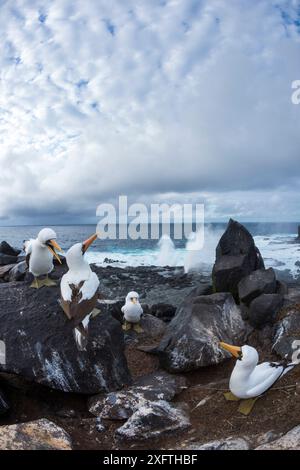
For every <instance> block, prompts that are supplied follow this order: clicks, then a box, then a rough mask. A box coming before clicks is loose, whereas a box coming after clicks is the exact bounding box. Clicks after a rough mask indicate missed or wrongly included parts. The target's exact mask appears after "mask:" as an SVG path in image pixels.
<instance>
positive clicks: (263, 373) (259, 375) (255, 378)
mask: <svg viewBox="0 0 300 470" xmlns="http://www.w3.org/2000/svg"><path fill="white" fill-rule="evenodd" d="M220 346H221V348H223V349H225V350H226V351H229V352H230V353H231V354H232V356H234V357H236V358H237V361H236V364H235V367H234V369H233V371H232V374H231V377H230V381H229V389H230V392H231V393H226V394H225V398H226V399H227V400H231V401H237V400H239V399H242V400H244V401H243V402H242V403H241V405H240V407H239V411H240V412H241V413H243V414H245V415H248V414H249V413H250V412H251V410H252V408H253V406H254V404H255V402H256V400H257V399H258V398H259V397H260V396H261V395H263V394H264V393H265V392H267V391H268V390H269V389H270V388H272V387H273V385H274V384H275V383H276V382H277V381H278V380H279V379H280V378H281V377H283V376H284V375H285V374H286V373H287V372H289V371H290V370H291V369H293V367H295V365H296V364H293V363H285V362H281V363H280V362H263V363H261V364H258V360H259V357H258V352H257V351H256V349H255V348H253V347H252V346H247V345H245V346H242V347H239V346H232V345H230V344H226V343H223V342H221V343H220Z"/></svg>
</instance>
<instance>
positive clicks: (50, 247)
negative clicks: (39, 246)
mask: <svg viewBox="0 0 300 470" xmlns="http://www.w3.org/2000/svg"><path fill="white" fill-rule="evenodd" d="M47 248H48V250H49V251H50V252H51V253H52V254H53V256H55V258H56V259H57V261H58V262H59V263H60V264H62V262H61V259H60V257H59V256H58V254H57V253H56V251H55V248H56V249H57V250H58V251H62V250H61V247H60V246H59V244H58V243H57V242H56V241H55V240H49V241H48V242H47Z"/></svg>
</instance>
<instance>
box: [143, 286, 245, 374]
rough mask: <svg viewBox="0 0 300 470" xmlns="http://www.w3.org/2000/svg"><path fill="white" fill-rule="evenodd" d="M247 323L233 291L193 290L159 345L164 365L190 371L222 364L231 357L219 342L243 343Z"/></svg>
mask: <svg viewBox="0 0 300 470" xmlns="http://www.w3.org/2000/svg"><path fill="white" fill-rule="evenodd" d="M244 333H245V325H244V322H243V320H242V318H241V313H240V309H239V307H238V306H237V305H236V304H235V302H234V299H233V297H232V295H231V294H229V293H217V294H212V295H200V296H199V295H197V289H195V290H194V291H193V292H191V293H190V295H189V296H188V297H187V298H186V299H185V300H184V302H183V303H182V304H181V306H180V307H179V308H178V310H177V313H176V315H175V317H174V318H173V320H172V321H171V322H170V323H169V325H168V327H167V329H166V332H165V334H164V336H163V338H162V340H161V342H160V344H159V346H158V347H157V348H155V349H154V350H153V351H152V352H154V353H156V354H158V356H159V359H160V363H161V365H162V367H164V368H166V369H167V370H169V371H171V372H187V371H190V370H194V369H198V368H199V367H204V366H209V365H213V364H219V363H221V362H223V361H224V360H225V359H226V358H227V357H228V356H227V354H226V353H225V351H223V350H222V349H220V348H219V342H220V341H225V342H227V343H232V344H234V343H237V344H239V343H240V341H241V340H242V338H243V335H244Z"/></svg>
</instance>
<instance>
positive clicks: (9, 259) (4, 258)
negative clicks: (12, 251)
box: [0, 253, 18, 266]
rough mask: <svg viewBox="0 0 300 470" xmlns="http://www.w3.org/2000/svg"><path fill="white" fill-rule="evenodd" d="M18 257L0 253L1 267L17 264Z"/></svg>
mask: <svg viewBox="0 0 300 470" xmlns="http://www.w3.org/2000/svg"><path fill="white" fill-rule="evenodd" d="M17 259H18V258H17V256H11V255H6V254H5V253H0V266H5V265H7V264H15V263H16V262H17Z"/></svg>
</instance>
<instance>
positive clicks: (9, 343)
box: [0, 282, 131, 394]
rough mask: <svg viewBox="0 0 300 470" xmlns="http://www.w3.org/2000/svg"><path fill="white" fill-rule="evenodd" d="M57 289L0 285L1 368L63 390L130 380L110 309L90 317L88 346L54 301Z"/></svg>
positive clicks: (90, 390) (91, 389) (96, 389)
mask: <svg viewBox="0 0 300 470" xmlns="http://www.w3.org/2000/svg"><path fill="white" fill-rule="evenodd" d="M58 298H59V288H58V287H57V288H55V287H50V288H47V287H43V288H41V289H39V290H35V289H30V288H29V286H28V284H26V283H25V282H16V283H7V284H0V338H1V340H2V341H4V342H5V345H6V363H5V364H0V371H4V372H11V373H15V374H18V375H20V376H22V377H24V378H26V379H29V380H31V381H35V382H38V383H40V384H43V385H46V386H48V387H51V388H54V389H58V390H62V391H64V392H77V393H84V394H95V393H100V392H101V391H111V390H116V389H118V388H121V387H122V386H124V385H125V384H128V383H130V381H131V377H130V373H129V370H128V367H127V361H126V358H125V354H124V349H125V345H124V335H123V331H122V328H121V325H120V323H119V322H118V321H117V320H115V319H114V318H113V317H112V316H111V315H110V314H109V313H100V314H98V316H97V317H95V318H94V319H92V320H91V321H90V328H89V341H88V346H87V350H86V351H79V350H78V349H77V347H76V343H75V340H74V337H73V328H74V325H73V324H72V322H71V321H69V320H68V319H67V317H66V316H65V314H64V312H63V311H62V309H61V307H60V306H59V304H58Z"/></svg>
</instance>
